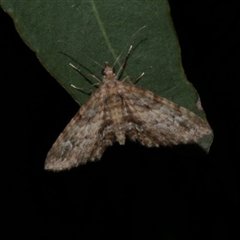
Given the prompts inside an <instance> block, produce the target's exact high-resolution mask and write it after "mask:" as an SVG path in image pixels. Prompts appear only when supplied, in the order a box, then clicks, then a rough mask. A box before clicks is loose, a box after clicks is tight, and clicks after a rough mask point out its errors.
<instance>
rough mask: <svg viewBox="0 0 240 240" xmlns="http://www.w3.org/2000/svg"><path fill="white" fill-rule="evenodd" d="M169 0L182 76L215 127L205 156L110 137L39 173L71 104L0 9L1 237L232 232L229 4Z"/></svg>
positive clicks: (235, 61) (233, 64) (235, 196)
mask: <svg viewBox="0 0 240 240" xmlns="http://www.w3.org/2000/svg"><path fill="white" fill-rule="evenodd" d="M170 5H171V12H172V17H173V21H174V25H175V27H176V32H177V34H178V37H179V41H180V45H181V50H182V61H183V66H184V69H185V72H186V75H187V77H188V79H189V80H190V81H191V82H192V83H193V84H194V86H195V88H196V89H197V91H198V93H199V95H200V96H201V100H202V105H203V108H204V110H205V112H206V115H207V118H208V120H209V123H210V125H211V126H212V128H213V130H214V133H215V138H214V142H213V144H212V147H211V150H210V153H209V155H207V156H200V155H193V156H188V157H187V156H183V155H182V154H179V153H178V152H176V151H175V150H174V148H173V149H171V148H159V149H147V148H144V147H141V146H139V145H137V144H132V143H128V144H126V145H125V146H118V144H116V145H114V146H113V147H111V148H109V149H107V151H106V152H105V153H104V155H103V157H102V159H101V161H99V162H96V163H91V164H87V165H85V166H81V167H78V168H75V169H72V170H70V171H65V172H60V173H52V172H46V171H44V170H43V166H44V160H45V157H46V154H47V152H48V150H49V148H50V147H51V145H52V143H53V142H54V140H55V138H56V137H57V136H58V134H59V133H60V132H61V131H62V129H63V128H64V127H65V126H66V124H67V123H68V122H69V120H70V119H71V118H72V117H73V116H74V114H75V113H76V112H77V110H78V109H79V106H78V105H77V104H76V103H75V102H74V100H73V99H72V98H71V97H70V96H69V95H68V94H67V93H66V92H65V90H64V89H63V88H62V87H61V86H60V85H59V84H58V83H57V82H56V81H55V79H53V78H52V77H51V76H50V74H49V73H48V72H47V71H46V70H45V69H44V68H43V67H42V66H41V64H40V63H39V61H38V59H37V58H36V56H35V54H34V53H33V52H32V51H31V50H30V49H29V48H28V47H27V46H26V45H25V44H24V43H23V41H22V40H21V38H20V37H19V35H18V33H17V32H16V30H15V28H14V25H13V22H12V20H11V18H10V17H9V16H8V15H7V14H6V13H4V12H3V11H2V9H0V33H1V37H0V44H1V45H0V51H1V52H0V56H1V57H0V61H1V63H0V64H1V65H0V69H1V73H0V74H1V75H0V76H1V96H2V104H1V106H2V108H3V111H2V113H3V114H1V116H2V120H3V123H2V143H3V144H2V154H1V165H2V167H1V176H2V177H3V180H2V181H1V183H2V188H1V192H2V194H3V197H1V199H2V204H1V208H2V210H1V211H2V214H1V218H2V219H3V221H4V223H5V224H4V225H3V226H4V228H5V229H7V230H8V231H7V233H8V238H9V239H10V238H11V237H14V238H15V237H19V236H24V237H27V236H29V237H31V238H32V239H57V238H58V239H59V238H67V239H126V238H129V239H130V238H131V239H138V238H140V237H141V238H145V239H220V238H223V239H231V238H232V237H233V236H234V234H238V233H237V229H239V221H238V219H239V163H238V162H239V148H240V146H239V143H240V140H239V110H240V107H239V100H238V99H239V95H240V94H239V89H240V88H239V80H240V78H239V69H240V62H239V55H240V51H239V43H240V35H239V26H240V17H239V7H238V1H231V3H228V1H222V2H221V1H216V0H205V1H190V0H188V1H187V0H185V1H177V0H175V1H174V0H171V1H170ZM235 217H237V219H235Z"/></svg>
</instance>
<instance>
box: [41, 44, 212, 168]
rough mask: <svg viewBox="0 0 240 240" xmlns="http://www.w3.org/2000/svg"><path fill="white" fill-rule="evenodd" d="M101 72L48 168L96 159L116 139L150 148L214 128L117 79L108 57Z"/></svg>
mask: <svg viewBox="0 0 240 240" xmlns="http://www.w3.org/2000/svg"><path fill="white" fill-rule="evenodd" d="M130 49H131V48H130ZM129 52H130V50H129ZM72 66H73V65H72ZM123 67H124V65H123V66H122V68H123ZM122 68H121V69H120V70H119V72H120V71H121V70H122ZM119 72H118V73H119ZM102 74H103V79H102V81H101V84H100V86H99V88H98V89H97V90H95V91H94V92H93V93H92V95H91V96H90V98H89V99H88V101H87V102H86V103H85V104H84V105H82V107H81V108H80V110H79V111H78V112H77V114H76V115H75V116H74V117H73V118H72V120H71V121H70V122H69V124H68V125H67V126H66V128H65V129H64V130H63V132H62V133H61V134H60V135H59V137H58V139H57V140H56V142H55V143H54V144H53V146H52V148H51V149H50V151H49V152H48V154H47V158H46V162H45V169H49V170H53V171H60V170H64V169H70V168H72V167H76V166H78V165H80V164H85V163H86V162H87V161H94V160H98V159H100V158H101V156H102V154H103V153H104V151H105V149H106V148H107V147H108V146H111V145H112V144H113V143H114V142H116V141H117V142H118V143H119V144H120V145H124V144H125V140H126V137H128V138H129V139H130V140H132V141H138V142H139V143H140V144H142V145H143V146H146V147H159V146H161V145H162V146H169V145H178V144H186V143H194V142H197V141H198V140H199V139H200V138H201V137H203V136H204V135H207V134H210V133H211V128H210V126H209V124H208V123H207V121H205V120H204V119H202V118H200V117H199V116H197V115H196V114H195V113H193V112H191V111H189V110H187V109H186V108H184V107H181V106H179V105H177V104H175V103H173V102H171V101H169V100H167V99H165V98H163V97H160V96H157V95H156V94H154V93H153V92H151V91H148V90H145V89H142V88H140V87H137V86H135V85H134V84H130V83H126V82H124V80H123V81H119V80H118V75H119V74H115V72H114V68H113V67H111V66H110V65H109V64H108V63H107V62H106V63H105V68H104V69H103V71H102ZM94 78H97V77H95V76H94Z"/></svg>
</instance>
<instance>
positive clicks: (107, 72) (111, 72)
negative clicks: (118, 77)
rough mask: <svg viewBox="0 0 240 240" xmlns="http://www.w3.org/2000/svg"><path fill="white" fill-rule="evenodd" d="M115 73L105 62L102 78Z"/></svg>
mask: <svg viewBox="0 0 240 240" xmlns="http://www.w3.org/2000/svg"><path fill="white" fill-rule="evenodd" d="M114 73H115V69H114V68H113V67H111V66H109V64H108V62H105V67H104V68H103V70H102V75H103V76H107V75H108V76H109V75H112V74H114Z"/></svg>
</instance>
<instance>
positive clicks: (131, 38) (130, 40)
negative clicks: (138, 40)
mask: <svg viewBox="0 0 240 240" xmlns="http://www.w3.org/2000/svg"><path fill="white" fill-rule="evenodd" d="M145 27H147V26H146V25H145V26H143V27H141V28H139V29H138V30H137V31H136V32H135V33H134V34H133V35H132V36H131V37H130V39H129V40H128V42H127V44H126V46H125V47H124V48H123V50H122V51H121V53H120V54H119V55H118V57H117V58H116V60H115V62H114V63H113V65H112V67H114V65H115V64H116V63H117V62H118V60H119V58H120V57H121V56H122V54H123V51H124V49H125V48H126V47H127V46H129V43H130V42H132V40H133V38H134V37H135V36H136V35H137V34H138V33H139V32H140V31H141V30H142V29H144V28H145ZM131 46H132V45H131ZM131 46H130V48H129V50H128V53H127V55H129V53H130V51H131V49H132V48H131ZM125 60H126V58H125ZM123 65H125V64H123Z"/></svg>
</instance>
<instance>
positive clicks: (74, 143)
mask: <svg viewBox="0 0 240 240" xmlns="http://www.w3.org/2000/svg"><path fill="white" fill-rule="evenodd" d="M104 90H105V89H104V88H98V89H97V90H96V91H95V92H94V94H93V95H92V96H91V97H90V98H89V100H88V101H87V102H86V103H85V104H84V105H83V106H82V107H81V108H80V110H79V111H78V112H77V114H76V115H75V116H74V117H73V118H72V120H71V121H70V122H69V124H68V125H67V126H66V128H65V129H64V130H63V132H62V133H61V134H60V135H59V137H58V139H57V140H56V142H55V143H54V144H53V146H52V148H51V149H50V151H49V152H48V155H47V158H46V162H45V169H49V170H54V171H60V170H63V169H70V168H71V167H74V166H78V165H79V164H84V163H86V162H87V161H88V160H90V161H93V160H95V159H100V158H101V156H102V154H103V152H104V150H105V149H106V147H107V146H109V145H112V141H113V139H114V135H113V133H112V132H111V129H109V128H108V127H107V126H106V124H109V122H108V121H106V117H105V116H104V115H105V114H106V111H104V108H105V107H106V106H105V104H104V99H105V97H106V96H105V95H106V94H105V92H104ZM100 136H104V137H103V138H102V137H100Z"/></svg>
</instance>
